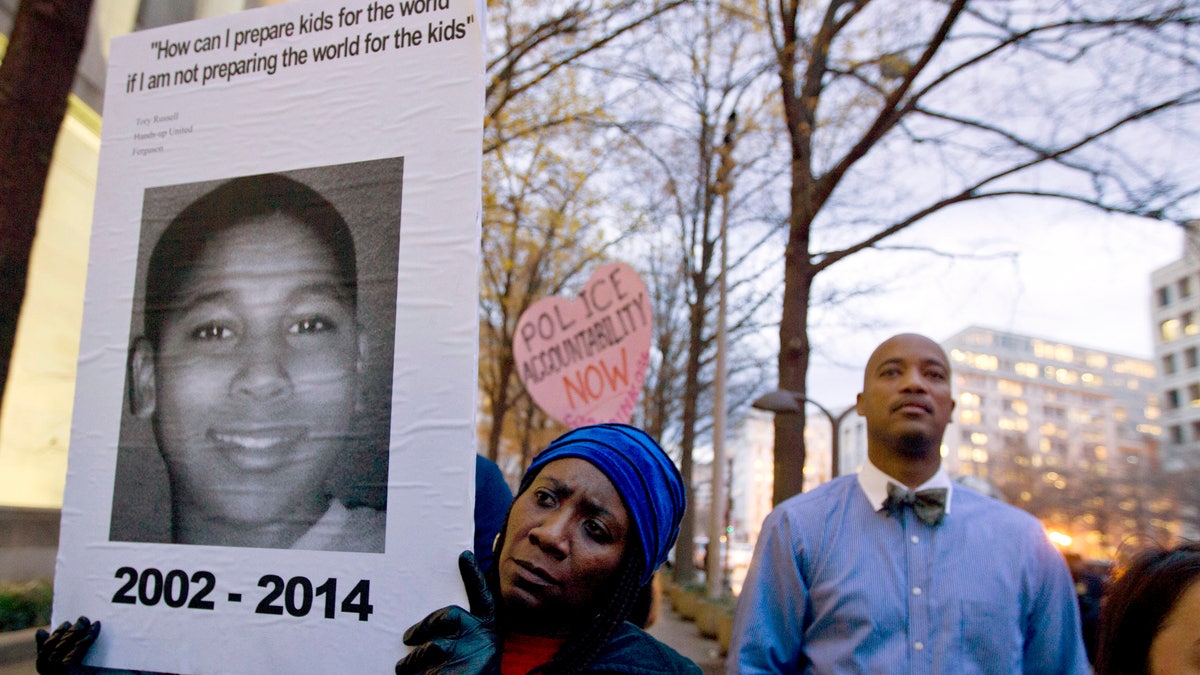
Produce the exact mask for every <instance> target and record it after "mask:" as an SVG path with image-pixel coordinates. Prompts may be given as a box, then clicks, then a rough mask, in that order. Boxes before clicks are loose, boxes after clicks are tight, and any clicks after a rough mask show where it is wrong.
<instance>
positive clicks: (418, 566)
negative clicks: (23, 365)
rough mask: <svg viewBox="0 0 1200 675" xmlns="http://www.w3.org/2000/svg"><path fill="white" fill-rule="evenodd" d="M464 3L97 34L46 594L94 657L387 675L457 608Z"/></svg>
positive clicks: (474, 191)
mask: <svg viewBox="0 0 1200 675" xmlns="http://www.w3.org/2000/svg"><path fill="white" fill-rule="evenodd" d="M481 11H482V9H481V7H480V6H479V5H478V4H477V3H475V2H469V1H466V0H458V1H454V0H403V1H401V2H382V1H379V0H341V1H340V2H318V1H305V0H299V1H297V2H293V3H289V4H287V5H280V6H276V7H270V8H264V9H262V10H254V11H248V12H243V13H240V14H237V15H233V16H228V17H221V18H217V19H211V20H206V21H201V22H193V23H188V24H180V25H176V26H170V27H167V28H163V29H160V30H156V31H148V32H145V33H136V34H133V35H129V36H126V37H124V38H120V39H118V40H115V41H114V43H113V48H112V52H111V57H110V73H109V77H108V82H109V84H110V87H109V91H108V92H107V96H106V99H105V109H104V113H105V121H104V131H103V138H102V150H101V158H100V179H99V182H98V185H97V198H96V208H95V214H96V216H95V223H94V225H93V240H92V253H91V260H90V267H89V276H88V291H87V300H86V306H85V315H84V335H83V339H82V342H81V351H80V354H81V356H80V364H79V370H78V379H77V386H76V404H75V418H74V422H73V426H72V442H71V452H70V457H69V465H68V475H67V487H66V494H65V495H64V504H63V514H64V515H63V522H62V530H61V544H60V549H59V559H58V566H57V570H56V579H55V581H56V583H55V616H54V620H55V622H56V623H58V622H61V621H63V620H68V619H69V620H74V618H75V617H76V616H77V615H81V614H83V615H87V616H89V617H91V618H92V619H99V620H101V621H103V624H104V630H103V631H102V633H101V636H100V639H99V640H98V641H97V643H96V644H95V645H94V646H93V648H92V649H91V651H90V652H89V654H88V663H89V664H91V665H102V666H106V667H123V668H137V669H147V670H154V671H165V672H178V673H204V672H223V673H230V672H301V671H303V672H390V670H391V668H392V665H393V664H394V663H395V661H396V660H397V659H398V658H399V657H400V656H402V655H403V652H404V647H403V645H402V641H401V635H402V634H403V631H404V629H405V628H406V627H407V626H409V625H411V624H412V623H414V622H416V621H417V620H419V619H421V618H422V617H424V616H425V615H426V614H427V613H428V612H429V611H431V610H432V609H435V608H437V607H440V606H443V605H447V604H452V603H456V602H462V599H463V591H462V585H461V581H460V579H459V576H458V571H457V569H456V565H455V560H456V559H457V557H458V553H459V552H460V551H462V550H464V549H468V548H470V547H471V540H472V521H471V496H472V491H473V481H472V479H471V476H472V471H473V467H474V456H473V455H474V453H473V447H474V402H475V401H474V399H475V389H476V386H477V384H476V380H477V378H476V367H477V355H476V352H477V348H478V338H477V325H476V316H475V312H476V306H477V296H478V283H477V276H476V274H477V267H478V255H479V220H478V219H479V194H480V162H481V158H480V152H479V148H480V143H481V135H482V109H483V106H482V92H483V79H482V63H483V55H482V36H481V34H480V19H481V18H482V15H481V14H479V12H481ZM414 100H419V101H420V105H413V104H412V102H413V101H414ZM430 524H434V527H430ZM163 645H170V648H169V649H168V648H163Z"/></svg>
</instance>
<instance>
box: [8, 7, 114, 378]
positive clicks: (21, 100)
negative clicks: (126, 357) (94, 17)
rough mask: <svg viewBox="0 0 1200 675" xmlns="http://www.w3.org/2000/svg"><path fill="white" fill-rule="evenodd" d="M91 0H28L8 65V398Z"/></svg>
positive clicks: (10, 46)
mask: <svg viewBox="0 0 1200 675" xmlns="http://www.w3.org/2000/svg"><path fill="white" fill-rule="evenodd" d="M91 6H92V2H91V0H21V5H20V7H18V8H17V15H16V17H15V19H14V20H13V31H12V36H11V38H10V40H9V43H8V52H7V53H6V54H5V56H4V63H3V65H0V400H3V398H4V385H5V383H6V382H7V381H8V368H9V363H10V362H11V360H12V350H13V343H14V341H15V339H16V333H17V319H18V317H19V316H20V313H21V303H22V301H23V300H24V298H25V282H26V277H27V275H28V272H29V254H30V250H31V249H32V248H33V237H34V234H35V233H36V231H37V219H38V213H39V212H40V211H41V208H42V195H43V193H44V192H45V189H46V176H47V174H48V173H49V172H50V159H51V157H52V156H53V154H54V142H55V141H56V140H57V138H58V129H59V127H60V126H62V121H63V116H64V115H65V114H66V111H67V95H68V94H70V92H71V83H72V82H73V81H74V79H75V68H76V66H78V64H79V56H80V54H81V53H82V52H83V43H84V37H85V34H86V32H87V23H88V15H89V13H90V11H91Z"/></svg>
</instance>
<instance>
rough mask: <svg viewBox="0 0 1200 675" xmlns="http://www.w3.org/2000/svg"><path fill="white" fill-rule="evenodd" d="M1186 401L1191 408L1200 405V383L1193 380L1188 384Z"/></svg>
mask: <svg viewBox="0 0 1200 675" xmlns="http://www.w3.org/2000/svg"><path fill="white" fill-rule="evenodd" d="M1188 403H1189V404H1191V406H1192V407H1193V408H1195V407H1197V406H1200V383H1196V382H1193V383H1191V384H1189V385H1188Z"/></svg>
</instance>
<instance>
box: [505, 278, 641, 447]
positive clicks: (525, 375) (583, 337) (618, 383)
mask: <svg viewBox="0 0 1200 675" xmlns="http://www.w3.org/2000/svg"><path fill="white" fill-rule="evenodd" d="M652 333H653V324H652V323H651V317H650V300H649V296H648V294H647V292H646V284H645V283H644V282H643V281H642V280H641V278H640V277H639V276H638V274H637V272H635V271H634V269H633V268H632V267H630V266H629V265H626V264H625V263H610V264H608V265H604V266H603V267H601V268H599V269H598V270H596V272H595V273H593V274H592V277H591V279H589V280H588V282H587V284H586V285H585V286H584V287H583V291H582V292H581V293H580V294H579V297H578V298H577V299H576V300H566V299H563V298H558V297H550V298H544V299H542V300H539V301H538V302H536V303H534V304H533V305H532V306H531V307H530V308H529V309H527V310H525V313H523V314H522V315H521V319H520V320H519V321H518V322H517V331H516V339H515V341H514V344H513V357H514V358H515V359H516V361H517V372H518V373H520V376H521V381H522V382H524V383H525V388H526V389H527V390H528V391H529V394H530V396H532V397H533V400H534V401H535V402H536V403H537V404H538V406H540V407H541V408H542V410H543V411H545V412H546V414H547V415H550V416H551V417H553V418H554V419H557V420H558V421H560V422H562V423H563V424H566V425H568V426H571V427H579V426H582V425H585V424H597V423H600V422H628V421H629V419H630V417H631V416H632V415H633V407H634V405H636V404H637V400H638V396H639V394H641V391H642V383H643V382H645V381H646V369H647V367H648V366H649V364H650V337H651V335H652Z"/></svg>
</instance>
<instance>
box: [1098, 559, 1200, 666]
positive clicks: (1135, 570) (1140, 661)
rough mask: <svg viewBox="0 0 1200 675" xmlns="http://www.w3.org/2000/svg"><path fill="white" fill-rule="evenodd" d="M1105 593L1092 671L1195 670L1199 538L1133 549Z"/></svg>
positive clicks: (1199, 625) (1199, 653) (1199, 648)
mask: <svg viewBox="0 0 1200 675" xmlns="http://www.w3.org/2000/svg"><path fill="white" fill-rule="evenodd" d="M1116 574H1117V575H1119V576H1117V577H1116V579H1115V580H1114V581H1113V582H1112V584H1111V585H1110V587H1109V590H1108V592H1107V593H1106V594H1105V597H1104V603H1103V605H1102V606H1101V610H1100V644H1099V651H1098V653H1097V656H1096V675H1195V674H1197V673H1200V542H1184V543H1181V544H1179V545H1177V546H1175V547H1173V548H1150V549H1145V550H1143V551H1141V552H1140V553H1138V554H1137V555H1136V556H1135V557H1134V559H1133V561H1132V563H1131V564H1130V565H1129V566H1128V567H1127V568H1125V569H1124V570H1118V571H1117V572H1116Z"/></svg>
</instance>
